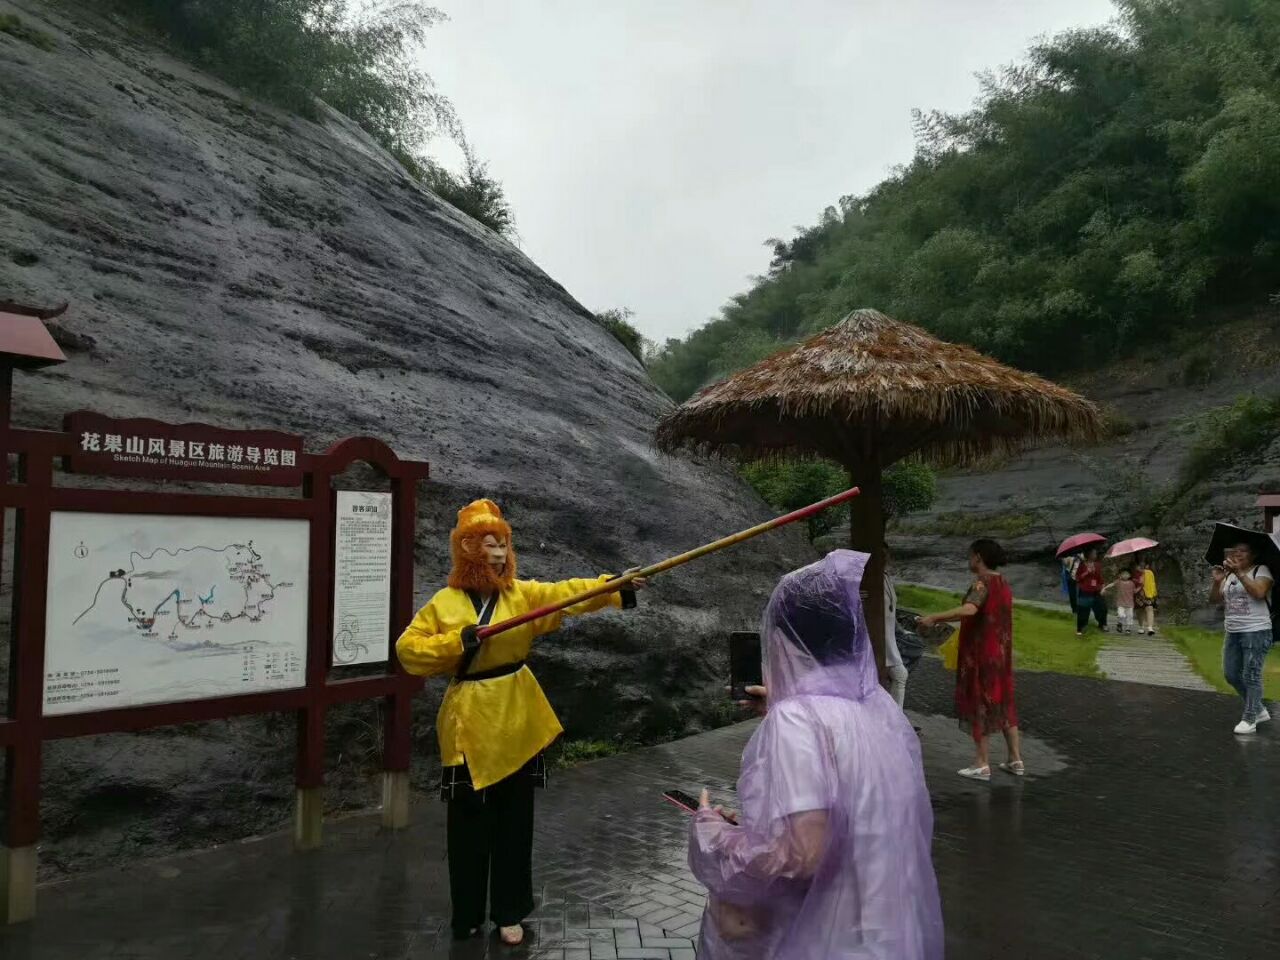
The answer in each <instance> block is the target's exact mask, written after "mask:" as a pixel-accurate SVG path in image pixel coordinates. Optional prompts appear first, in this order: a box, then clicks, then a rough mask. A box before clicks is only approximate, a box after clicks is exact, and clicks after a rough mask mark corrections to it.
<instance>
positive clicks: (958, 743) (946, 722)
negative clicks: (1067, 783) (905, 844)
mask: <svg viewBox="0 0 1280 960" xmlns="http://www.w3.org/2000/svg"><path fill="white" fill-rule="evenodd" d="M907 715H908V716H909V717H910V718H911V722H912V723H913V724H914V725H915V726H917V727H919V728H920V746H921V749H922V751H923V755H924V772H925V778H926V779H927V780H928V783H929V792H930V793H931V794H933V795H934V796H935V797H936V796H940V795H946V794H953V793H972V792H973V791H974V790H975V789H977V790H989V789H990V788H991V787H993V786H995V787H998V786H1008V785H1010V784H1015V783H1019V782H1027V783H1033V782H1034V781H1036V780H1038V779H1041V778H1044V777H1049V776H1052V775H1053V774H1055V773H1060V772H1061V771H1063V770H1065V769H1066V768H1067V758H1066V757H1065V756H1064V755H1063V754H1061V753H1059V752H1058V751H1057V750H1055V749H1053V747H1051V746H1050V745H1049V744H1048V743H1046V742H1045V741H1043V740H1041V739H1040V738H1038V737H1036V736H1029V735H1027V734H1026V733H1023V735H1022V759H1023V761H1024V762H1025V763H1026V765H1027V774H1026V776H1025V777H1022V778H1018V777H1014V776H1011V775H1010V774H1007V773H1005V772H1004V771H1002V770H1000V769H999V768H998V766H997V765H998V764H1000V763H1001V762H1003V761H1004V760H1005V759H1007V755H1006V753H1005V743H1004V737H1003V736H1001V735H1000V734H996V735H995V736H993V737H991V738H990V740H988V742H987V746H988V750H989V751H990V755H991V782H990V783H983V782H980V781H975V780H966V779H964V778H963V777H960V776H957V775H956V771H957V770H960V769H961V768H963V767H967V766H969V764H970V763H972V762H973V738H972V737H970V736H969V734H967V733H965V731H963V730H961V729H960V725H959V724H958V723H957V722H956V720H955V718H954V717H944V716H942V715H940V714H921V713H915V712H912V711H908V712H907Z"/></svg>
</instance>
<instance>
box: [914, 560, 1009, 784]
mask: <svg viewBox="0 0 1280 960" xmlns="http://www.w3.org/2000/svg"><path fill="white" fill-rule="evenodd" d="M1003 565H1004V550H1002V549H1001V548H1000V545H999V544H998V543H996V542H995V541H994V540H978V541H975V542H974V544H973V545H972V546H971V547H970V548H969V569H970V570H971V571H972V572H973V574H974V581H973V585H972V586H971V587H969V592H968V593H966V594H965V597H964V601H963V602H962V603H961V604H960V606H958V607H956V608H955V609H954V610H947V611H945V612H943V613H935V614H932V615H931V616H927V617H921V618H920V624H921V625H922V626H932V625H934V624H936V623H947V622H951V621H957V620H958V621H959V622H960V650H959V656H958V658H957V666H956V715H957V716H958V717H959V718H960V726H962V727H964V728H965V729H966V730H968V731H969V733H970V734H971V735H972V736H973V742H974V747H975V752H974V761H973V765H972V766H969V767H965V768H964V769H963V770H960V771H958V772H959V774H960V776H962V777H968V778H970V779H971V780H990V779H991V761H990V757H989V755H988V753H987V737H989V736H990V735H991V734H993V733H995V732H996V731H999V732H1001V733H1003V734H1004V739H1005V742H1006V744H1007V745H1008V748H1009V759H1008V760H1007V761H1005V762H1004V763H1002V764H1000V769H1001V770H1003V771H1005V772H1006V773H1011V774H1013V775H1014V776H1016V777H1020V776H1022V775H1023V774H1024V773H1026V767H1025V766H1024V765H1023V762H1022V753H1021V750H1020V742H1019V737H1018V711H1017V708H1016V707H1015V706H1014V699H1013V591H1012V590H1010V589H1009V582H1008V581H1007V580H1005V578H1004V577H1003V576H1001V575H1000V574H999V573H997V572H996V571H997V570H998V569H999V568H1000V567H1001V566H1003Z"/></svg>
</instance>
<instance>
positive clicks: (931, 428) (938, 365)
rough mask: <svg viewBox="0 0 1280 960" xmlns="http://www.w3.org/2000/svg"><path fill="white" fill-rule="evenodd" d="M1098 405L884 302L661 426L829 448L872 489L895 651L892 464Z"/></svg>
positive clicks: (1018, 436) (735, 445) (795, 452)
mask: <svg viewBox="0 0 1280 960" xmlns="http://www.w3.org/2000/svg"><path fill="white" fill-rule="evenodd" d="M1101 425H1102V424H1101V417H1100V416H1099V412H1098V409H1097V407H1095V406H1094V405H1093V404H1092V403H1090V402H1089V401H1088V400H1085V399H1084V398H1083V397H1081V396H1079V395H1077V394H1075V393H1072V392H1071V391H1070V390H1066V389H1063V388H1062V387H1059V386H1057V385H1056V384H1053V383H1050V382H1049V381H1047V380H1045V379H1043V378H1041V377H1037V376H1035V375H1033V374H1030V373H1023V372H1022V371H1020V370H1015V369H1013V368H1011V367H1006V366H1004V365H1003V364H1001V363H997V362H996V361H995V360H992V359H991V358H990V357H986V356H984V355H982V354H981V353H979V352H978V351H976V350H974V349H972V348H970V347H965V346H960V345H958V344H953V343H946V342H944V341H942V340H938V339H937V338H935V337H932V336H930V335H929V334H927V333H925V332H924V331H923V330H921V329H920V328H919V327H913V326H911V325H910V324H905V323H899V322H898V321H896V320H894V319H892V318H890V317H887V316H885V315H884V314H883V313H880V312H878V311H876V310H855V311H854V312H853V313H851V314H849V316H847V317H845V319H844V320H842V321H841V322H840V323H838V324H836V326H834V327H832V328H831V329H829V330H826V331H824V332H823V333H820V334H818V335H817V336H815V337H813V338H811V339H809V340H806V341H805V342H804V343H802V344H800V345H799V346H797V347H794V348H793V349H791V350H788V351H785V352H783V353H779V354H777V355H775V356H772V357H770V358H769V359H767V360H764V361H762V362H760V363H757V364H756V365H755V366H753V367H749V368H747V369H746V370H742V371H740V372H738V373H735V374H734V375H733V376H731V377H729V378H728V379H727V380H723V381H721V382H720V383H717V384H715V385H713V386H710V387H707V388H706V389H704V390H702V391H701V392H699V393H698V394H697V395H696V396H694V397H692V398H691V399H689V400H688V401H686V402H685V403H684V404H682V405H681V406H680V407H679V408H677V409H676V410H675V411H673V412H672V413H671V414H669V415H668V416H667V417H666V418H664V419H663V421H662V422H661V423H660V424H659V426H658V436H657V440H658V446H659V447H660V448H661V449H663V450H666V451H668V452H672V451H675V450H677V449H679V448H691V449H695V450H701V451H704V452H708V453H713V454H716V455H720V456H726V457H731V458H733V459H737V460H744V461H754V460H759V459H762V458H768V457H776V456H786V457H810V456H814V455H819V456H824V457H829V458H830V459H832V460H835V461H837V462H839V463H842V464H844V465H845V466H846V467H847V468H848V469H849V472H850V475H851V477H852V479H853V481H854V482H855V483H856V484H858V485H859V486H860V487H862V496H861V497H859V498H857V499H856V500H854V501H853V509H852V524H851V533H852V543H853V546H854V547H855V548H856V549H859V550H863V551H866V552H868V553H870V554H871V558H872V559H871V563H870V565H869V567H868V570H867V576H866V581H865V584H866V585H867V586H868V587H869V589H866V590H865V594H866V607H867V620H868V627H869V628H870V631H871V637H872V641H873V643H874V645H875V650H876V656H877V662H878V663H881V664H883V663H884V592H883V591H882V590H880V589H878V585H879V583H880V581H881V578H882V576H883V570H884V553H883V550H882V544H883V542H884V514H883V508H882V505H881V492H880V472H881V470H883V469H884V468H885V467H887V466H889V465H890V464H893V463H895V462H897V461H898V460H901V459H903V458H905V457H920V458H921V459H923V460H926V461H929V462H931V463H934V464H937V465H940V466H963V465H966V464H973V463H974V462H976V461H979V460H981V459H983V458H986V457H989V456H991V455H992V454H999V453H1005V452H1011V451H1014V450H1018V449H1022V448H1024V447H1027V446H1030V445H1033V444H1035V443H1038V442H1042V441H1047V440H1051V439H1064V438H1079V439H1090V438H1095V437H1097V436H1098V435H1099V434H1100V432H1101Z"/></svg>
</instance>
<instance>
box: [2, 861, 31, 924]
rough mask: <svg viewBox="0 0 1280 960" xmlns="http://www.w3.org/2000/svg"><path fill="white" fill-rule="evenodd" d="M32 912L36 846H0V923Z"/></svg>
mask: <svg viewBox="0 0 1280 960" xmlns="http://www.w3.org/2000/svg"><path fill="white" fill-rule="evenodd" d="M35 915H36V848H35V844H32V845H31V846H29V847H0V923H6V924H9V923H22V922H23V921H24V920H31V919H32V918H34V917H35Z"/></svg>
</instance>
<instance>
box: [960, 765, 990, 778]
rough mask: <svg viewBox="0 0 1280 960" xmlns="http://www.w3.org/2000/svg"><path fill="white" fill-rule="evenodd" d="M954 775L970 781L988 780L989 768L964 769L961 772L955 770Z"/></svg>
mask: <svg viewBox="0 0 1280 960" xmlns="http://www.w3.org/2000/svg"><path fill="white" fill-rule="evenodd" d="M956 773H958V774H960V776H962V777H967V778H968V779H970V780H990V779H991V768H990V767H965V768H964V769H963V770H957V771H956Z"/></svg>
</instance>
